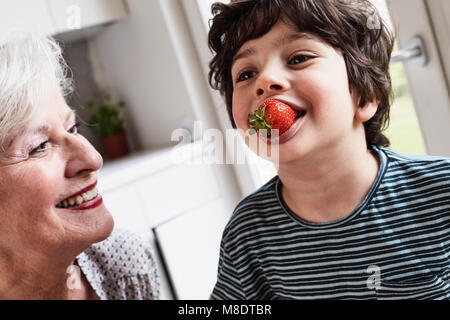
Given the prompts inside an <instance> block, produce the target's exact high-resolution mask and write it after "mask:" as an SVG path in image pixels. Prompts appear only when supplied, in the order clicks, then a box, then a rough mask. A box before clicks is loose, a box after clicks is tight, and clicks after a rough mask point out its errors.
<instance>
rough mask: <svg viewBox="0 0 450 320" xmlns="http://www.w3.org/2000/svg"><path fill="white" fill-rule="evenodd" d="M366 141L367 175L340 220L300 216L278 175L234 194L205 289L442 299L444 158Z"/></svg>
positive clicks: (232, 294)
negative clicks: (374, 164)
mask: <svg viewBox="0 0 450 320" xmlns="http://www.w3.org/2000/svg"><path fill="white" fill-rule="evenodd" d="M372 149H373V150H375V151H376V153H377V154H378V156H379V159H380V169H379V172H378V174H377V177H376V179H375V182H374V183H373V185H372V187H371V189H370V191H369V193H368V194H367V196H366V197H365V199H364V201H363V202H362V203H361V204H360V205H359V206H358V207H357V208H356V209H355V210H354V211H353V212H352V213H350V214H349V215H347V216H346V217H344V218H342V219H339V220H336V221H333V222H328V223H310V222H307V221H304V220H302V219H300V218H299V217H298V216H296V215H295V214H294V213H293V212H291V211H290V210H289V208H288V207H287V205H286V204H285V203H284V201H283V199H282V197H281V187H282V183H281V181H280V179H279V178H278V177H274V178H273V179H272V180H270V181H269V182H268V183H267V184H265V185H264V186H263V187H261V188H260V189H259V190H258V191H256V192H255V193H253V194H251V195H250V196H248V197H246V198H245V199H244V200H242V201H241V202H240V203H239V204H238V206H237V207H236V209H235V211H234V213H233V216H232V218H231V220H230V221H229V223H228V224H227V226H226V228H225V230H224V233H223V238H222V244H221V250H220V260H219V270H218V279H217V283H216V285H215V288H214V290H213V293H212V295H211V298H212V299H407V298H408V299H450V159H447V158H441V157H410V156H404V155H400V154H398V153H395V152H393V151H391V150H389V149H384V148H377V147H372Z"/></svg>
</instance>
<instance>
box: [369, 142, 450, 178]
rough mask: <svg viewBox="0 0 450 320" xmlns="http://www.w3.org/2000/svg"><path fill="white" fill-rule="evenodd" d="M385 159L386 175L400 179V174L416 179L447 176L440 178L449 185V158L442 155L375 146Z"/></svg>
mask: <svg viewBox="0 0 450 320" xmlns="http://www.w3.org/2000/svg"><path fill="white" fill-rule="evenodd" d="M374 149H375V150H377V149H378V151H379V153H380V152H381V153H383V154H384V155H385V157H386V159H387V163H388V170H387V173H386V176H388V177H393V176H395V177H396V178H398V179H400V178H401V177H402V176H404V177H408V178H409V179H412V180H416V179H420V178H423V177H427V178H429V179H434V178H442V177H448V178H449V179H448V180H445V179H444V180H442V179H441V180H442V182H443V183H448V184H449V186H450V158H448V157H442V156H414V155H405V154H401V153H398V152H396V151H393V150H391V149H387V148H377V147H374Z"/></svg>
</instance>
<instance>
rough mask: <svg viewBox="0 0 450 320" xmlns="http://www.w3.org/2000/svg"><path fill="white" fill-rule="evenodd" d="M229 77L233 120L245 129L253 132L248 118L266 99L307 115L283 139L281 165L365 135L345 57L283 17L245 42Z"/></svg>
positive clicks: (235, 58) (234, 60)
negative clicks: (231, 85)
mask: <svg viewBox="0 0 450 320" xmlns="http://www.w3.org/2000/svg"><path fill="white" fill-rule="evenodd" d="M231 75H232V79H233V88H234V89H233V102H232V105H233V118H234V120H235V122H236V125H237V127H238V128H239V129H242V130H243V131H248V129H250V127H249V125H248V114H249V113H251V112H253V111H254V110H256V109H257V108H258V107H259V106H260V105H261V104H262V103H263V102H264V101H266V100H267V99H279V100H281V101H283V102H286V103H287V104H289V105H291V106H292V107H294V108H296V109H297V110H301V111H305V112H306V114H305V115H304V116H303V117H302V118H301V119H300V120H299V121H297V122H298V123H297V124H296V127H295V128H293V130H290V131H291V132H290V133H289V135H288V137H284V139H282V137H281V136H280V144H279V161H280V163H281V162H288V161H292V160H296V159H300V158H302V157H304V156H307V155H312V154H317V152H324V151H325V152H329V151H330V150H331V149H332V148H333V147H336V146H338V145H339V144H340V143H343V142H344V143H352V141H353V140H355V139H354V138H355V134H356V135H364V130H363V126H362V120H365V118H364V119H362V118H361V117H358V116H356V115H357V114H358V112H361V111H362V110H363V109H361V108H357V97H355V96H354V95H352V94H351V93H350V89H349V81H348V77H347V69H346V64H345V61H344V58H343V56H342V54H341V53H340V52H339V51H338V50H336V49H334V48H333V47H331V46H330V45H328V44H327V43H325V42H324V41H322V40H321V39H319V38H318V37H316V36H315V35H313V34H310V33H303V32H299V31H298V30H297V29H296V28H295V27H294V26H293V25H291V24H286V23H285V22H283V21H282V20H281V19H280V21H278V22H277V24H275V25H274V27H273V28H272V29H271V30H270V31H269V32H268V33H266V34H265V35H263V36H262V37H260V38H257V39H254V40H250V41H248V42H246V43H244V45H243V46H242V47H241V48H240V49H239V51H238V53H237V54H236V55H235V57H234V59H233V65H232V69H231ZM359 109H361V110H359ZM375 110H376V108H375ZM355 116H356V117H355ZM355 128H359V129H358V130H355ZM294 129H295V130H294ZM358 141H359V140H358Z"/></svg>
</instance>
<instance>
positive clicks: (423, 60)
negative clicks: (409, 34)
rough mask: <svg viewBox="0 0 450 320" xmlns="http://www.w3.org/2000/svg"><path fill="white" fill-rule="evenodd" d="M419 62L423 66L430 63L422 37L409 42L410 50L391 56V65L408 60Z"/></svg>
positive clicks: (400, 51)
mask: <svg viewBox="0 0 450 320" xmlns="http://www.w3.org/2000/svg"><path fill="white" fill-rule="evenodd" d="M413 59H415V60H417V62H418V63H420V65H421V66H425V65H426V64H427V63H428V57H427V52H426V50H425V44H424V41H423V40H422V38H421V37H419V36H416V37H413V38H412V39H411V40H409V41H408V48H407V49H404V50H399V51H397V52H394V53H393V54H392V56H391V64H392V63H397V62H405V61H408V60H413Z"/></svg>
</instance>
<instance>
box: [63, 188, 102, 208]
mask: <svg viewBox="0 0 450 320" xmlns="http://www.w3.org/2000/svg"><path fill="white" fill-rule="evenodd" d="M97 194H98V191H97V188H94V189H91V190H89V191H86V192H85V193H82V194H79V195H77V196H75V197H72V198H69V199H66V200H64V201H62V202H60V203H59V204H58V205H57V207H58V208H68V207H73V206H75V205H77V206H79V205H80V204H82V203H84V202H87V201H90V200H92V199H94V198H95V197H96V196H97Z"/></svg>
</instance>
